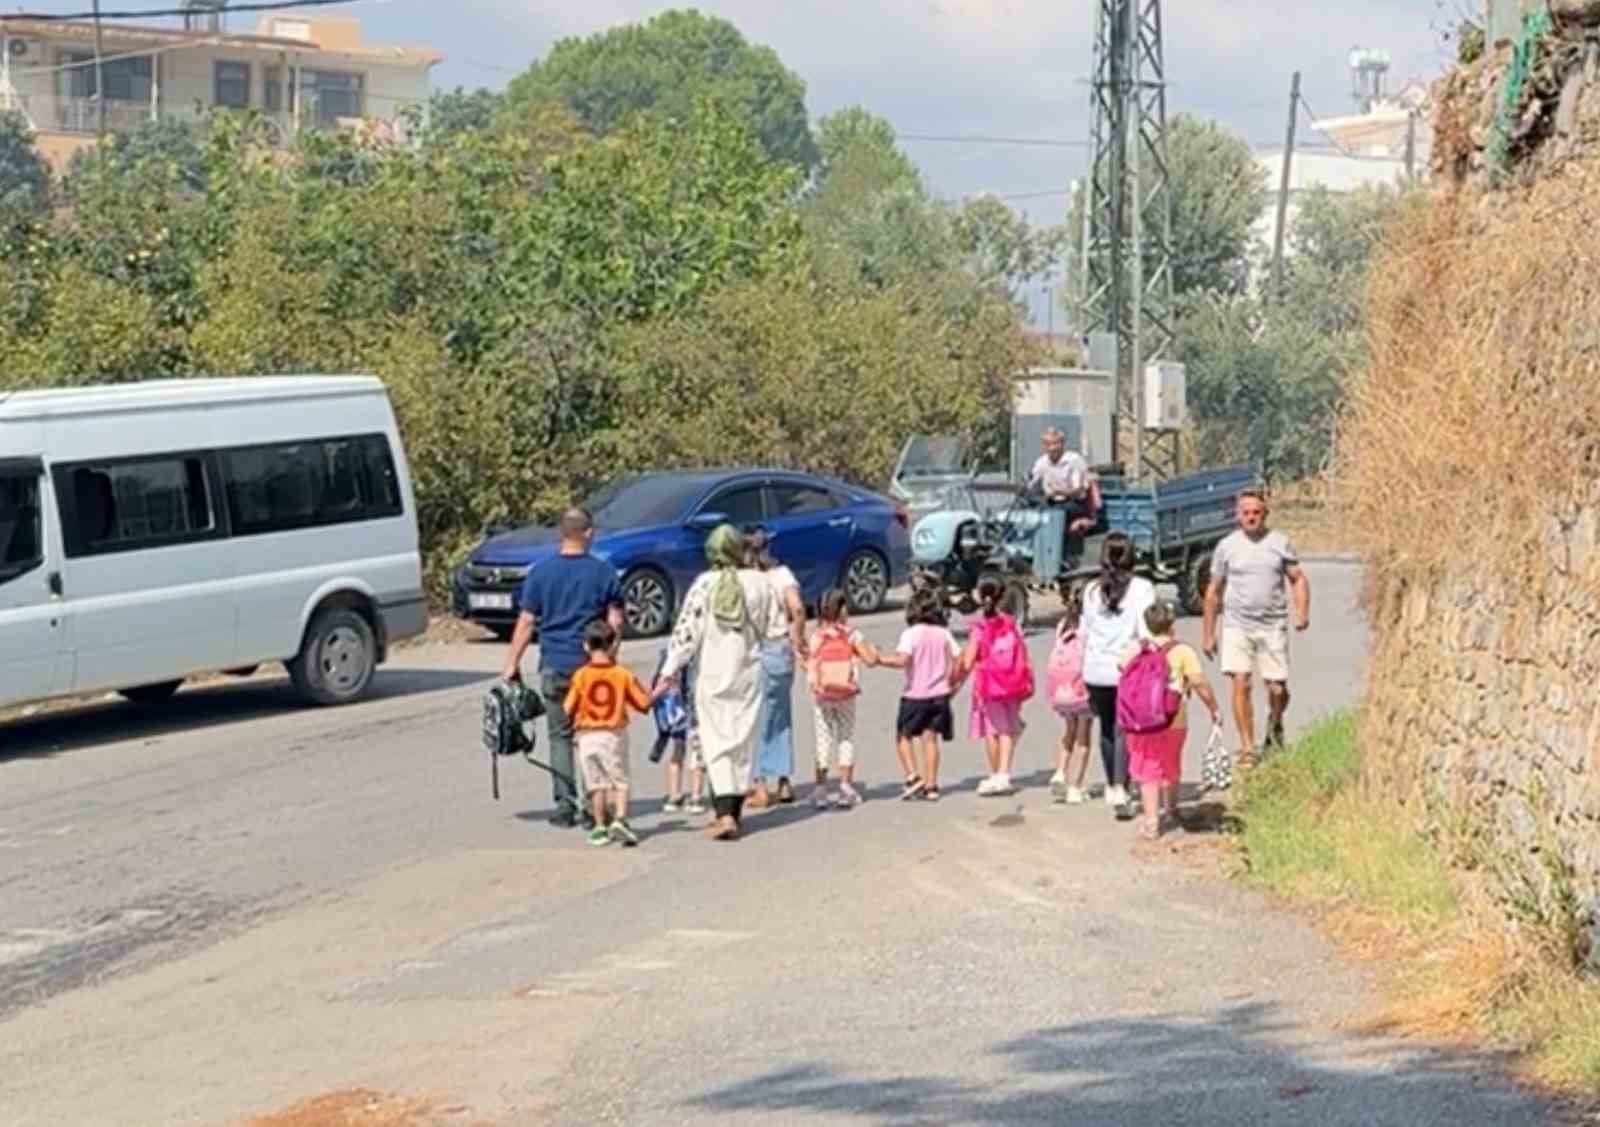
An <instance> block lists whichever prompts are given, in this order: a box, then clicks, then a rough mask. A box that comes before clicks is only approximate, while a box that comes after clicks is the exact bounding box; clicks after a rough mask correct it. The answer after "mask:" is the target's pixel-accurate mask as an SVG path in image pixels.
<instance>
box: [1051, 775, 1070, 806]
mask: <svg viewBox="0 0 1600 1127" xmlns="http://www.w3.org/2000/svg"><path fill="white" fill-rule="evenodd" d="M1050 797H1051V798H1053V799H1055V800H1056V801H1057V802H1065V801H1066V800H1067V775H1066V772H1065V771H1057V772H1056V773H1055V774H1054V775H1051V776H1050Z"/></svg>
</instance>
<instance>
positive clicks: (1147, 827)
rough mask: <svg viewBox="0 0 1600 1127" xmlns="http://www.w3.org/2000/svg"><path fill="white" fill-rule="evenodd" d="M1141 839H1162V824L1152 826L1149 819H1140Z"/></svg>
mask: <svg viewBox="0 0 1600 1127" xmlns="http://www.w3.org/2000/svg"><path fill="white" fill-rule="evenodd" d="M1139 840H1140V841H1159V840H1161V826H1160V825H1159V824H1157V825H1154V826H1152V825H1151V824H1150V823H1149V821H1148V820H1146V819H1144V818H1141V819H1139Z"/></svg>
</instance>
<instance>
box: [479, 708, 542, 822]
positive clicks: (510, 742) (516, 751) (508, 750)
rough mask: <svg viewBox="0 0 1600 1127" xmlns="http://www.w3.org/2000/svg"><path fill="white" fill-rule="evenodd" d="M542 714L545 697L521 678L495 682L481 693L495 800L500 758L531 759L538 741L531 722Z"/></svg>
mask: <svg viewBox="0 0 1600 1127" xmlns="http://www.w3.org/2000/svg"><path fill="white" fill-rule="evenodd" d="M544 713H545V708H544V700H543V699H542V698H541V697H540V696H539V694H538V693H536V692H534V691H533V690H532V689H530V688H528V686H527V685H525V684H523V683H522V681H521V680H516V681H511V682H509V683H508V682H505V681H496V682H495V683H494V684H493V685H491V686H490V687H489V691H488V692H487V693H485V694H484V697H483V746H484V748H485V750H487V751H488V752H489V776H490V780H491V783H492V786H493V790H494V796H495V798H496V799H498V798H499V797H500V757H501V756H503V755H521V756H524V757H525V758H527V759H528V760H529V761H530V762H531V761H533V749H534V745H535V744H536V742H537V737H536V736H535V734H534V727H533V725H534V721H536V720H538V719H539V718H540V717H541V716H543V715H544ZM541 766H542V764H541Z"/></svg>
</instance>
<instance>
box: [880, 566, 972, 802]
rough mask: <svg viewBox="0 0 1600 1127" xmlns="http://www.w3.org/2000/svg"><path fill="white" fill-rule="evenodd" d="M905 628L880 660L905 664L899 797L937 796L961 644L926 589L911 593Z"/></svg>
mask: <svg viewBox="0 0 1600 1127" xmlns="http://www.w3.org/2000/svg"><path fill="white" fill-rule="evenodd" d="M906 622H907V623H908V625H907V628H906V631H905V633H903V634H901V635H900V644H899V645H897V646H896V647H895V652H894V653H892V654H884V655H883V656H882V657H881V658H880V659H879V664H880V665H883V666H886V667H888V668H891V669H903V670H905V675H906V686H905V690H904V691H903V692H902V693H901V694H900V715H899V718H898V720H897V721H896V723H895V731H896V735H897V737H898V739H897V742H896V744H895V751H896V753H897V754H898V755H899V756H900V767H901V769H902V770H904V771H905V776H906V784H905V789H904V790H902V791H901V793H900V797H901V798H903V799H914V798H922V799H926V800H928V801H929V802H937V801H939V741H940V740H941V739H945V740H948V739H954V738H955V718H954V714H953V713H952V712H951V710H950V698H951V697H952V696H954V695H955V693H956V691H957V690H958V689H959V688H960V687H961V675H960V672H959V659H960V657H961V645H960V643H958V642H957V641H956V639H955V635H953V634H951V633H950V628H949V627H948V626H947V625H946V624H945V613H944V607H943V606H941V605H940V603H939V599H938V597H937V596H936V595H934V594H933V593H932V592H930V591H922V592H919V593H917V594H916V595H913V596H912V598H911V604H910V605H909V606H908V607H907V608H906ZM918 741H920V742H921V744H922V771H921V773H920V774H919V773H918V771H917V760H916V753H915V746H914V745H915V744H916V743H917V742H918Z"/></svg>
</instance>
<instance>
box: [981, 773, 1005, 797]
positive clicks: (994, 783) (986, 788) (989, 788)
mask: <svg viewBox="0 0 1600 1127" xmlns="http://www.w3.org/2000/svg"><path fill="white" fill-rule="evenodd" d="M999 779H1000V776H999V775H990V776H989V777H988V778H987V779H984V780H983V782H981V783H979V784H978V797H980V798H993V797H995V795H997V794H999V793H1000V791H999V790H998V789H996V788H997V787H998V785H999Z"/></svg>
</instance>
